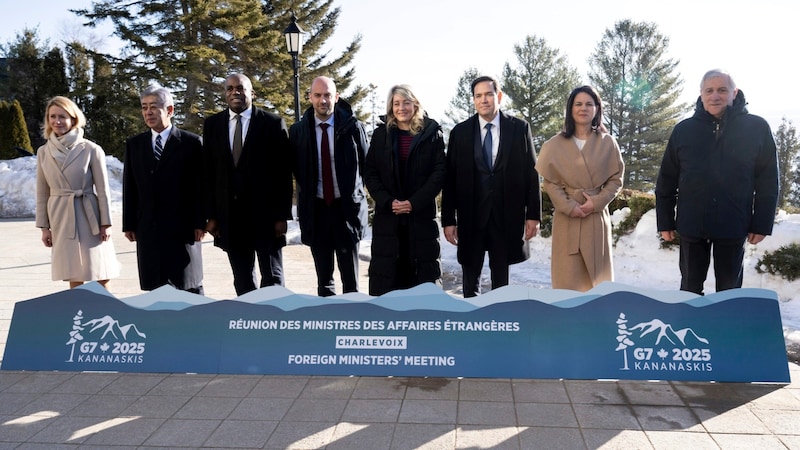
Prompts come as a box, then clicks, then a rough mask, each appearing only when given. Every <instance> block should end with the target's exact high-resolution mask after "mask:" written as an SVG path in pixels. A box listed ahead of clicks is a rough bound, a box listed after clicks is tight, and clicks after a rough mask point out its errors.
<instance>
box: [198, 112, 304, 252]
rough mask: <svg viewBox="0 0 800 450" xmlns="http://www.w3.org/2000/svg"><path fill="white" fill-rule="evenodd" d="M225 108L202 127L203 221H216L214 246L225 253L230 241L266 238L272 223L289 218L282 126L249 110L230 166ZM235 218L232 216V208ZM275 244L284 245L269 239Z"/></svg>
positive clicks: (287, 165)
mask: <svg viewBox="0 0 800 450" xmlns="http://www.w3.org/2000/svg"><path fill="white" fill-rule="evenodd" d="M228 121H229V113H228V109H225V110H223V111H221V112H219V113H217V114H214V115H213V116H211V117H209V118H207V119H206V120H205V122H204V123H203V149H204V154H205V158H204V159H205V174H206V180H205V183H206V198H207V200H206V208H207V212H206V215H207V218H208V219H209V220H215V221H216V222H217V229H218V236H216V237H215V239H214V245H216V246H217V247H220V248H222V249H223V250H227V249H228V248H229V247H230V245H231V238H232V237H234V236H235V238H236V242H241V241H245V242H244V243H245V245H248V242H249V241H253V240H255V239H260V238H268V239H272V238H273V237H274V227H275V223H276V222H280V221H286V220H291V219H292V170H291V163H290V158H291V148H290V146H289V135H288V131H287V128H286V122H284V120H283V119H282V118H281V117H280V116H278V115H277V114H273V113H270V112H266V111H264V110H262V109H260V108H256V107H255V106H252V116H251V118H250V125H249V126H248V129H247V134H246V136H245V139H244V143H243V145H242V155H241V156H240V159H239V164H238V165H234V164H233V155H232V154H231V144H230V138H229V129H228ZM234 200H235V201H236V203H237V204H238V205H240V209H239V214H241V216H236V217H232V212H233V211H232V203H233V201H234ZM275 239H276V242H275V245H277V246H278V247H282V246H284V245H286V239H285V237H275Z"/></svg>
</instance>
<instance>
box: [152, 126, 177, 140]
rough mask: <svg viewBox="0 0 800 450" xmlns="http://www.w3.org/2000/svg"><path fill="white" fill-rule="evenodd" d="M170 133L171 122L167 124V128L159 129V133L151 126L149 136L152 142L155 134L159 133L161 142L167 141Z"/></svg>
mask: <svg viewBox="0 0 800 450" xmlns="http://www.w3.org/2000/svg"><path fill="white" fill-rule="evenodd" d="M170 133H172V124H169V126H168V127H167V128H164V129H163V130H161V133H159V132H157V131H156V130H154V129H152V128H151V129H150V138H151V139H152V140H153V142H155V140H156V136H159V135H160V136H161V141H162V142H167V138H169V135H170Z"/></svg>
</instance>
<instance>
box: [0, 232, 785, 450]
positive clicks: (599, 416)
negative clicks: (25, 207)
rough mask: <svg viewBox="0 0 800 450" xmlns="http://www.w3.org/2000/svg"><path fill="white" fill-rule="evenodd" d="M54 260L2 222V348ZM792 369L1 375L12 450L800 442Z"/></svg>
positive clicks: (1, 416)
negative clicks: (750, 372) (672, 373)
mask: <svg viewBox="0 0 800 450" xmlns="http://www.w3.org/2000/svg"><path fill="white" fill-rule="evenodd" d="M117 223H119V221H117ZM114 240H115V241H114V242H115V245H116V249H117V253H118V255H119V259H120V261H121V262H122V264H123V272H122V276H121V277H120V278H118V279H115V280H113V281H112V283H111V285H110V286H109V287H110V290H111V292H112V293H113V294H114V295H116V296H117V297H120V298H124V297H128V296H131V295H138V294H141V293H142V292H141V291H140V290H139V288H138V280H137V273H136V255H135V251H134V246H133V245H132V244H130V243H128V242H127V241H125V240H124V238H123V237H122V235H121V233H119V230H118V229H117V230H116V234H115V235H114ZM203 252H204V263H205V283H204V284H205V290H206V295H207V296H209V297H212V298H217V299H225V298H233V297H235V294H234V292H233V288H232V286H231V277H230V268H229V266H228V262H227V259H226V257H225V255H224V253H222V252H221V251H219V250H218V249H216V248H214V247H213V245H211V243H210V241H206V242H204V245H203ZM49 259H50V256H49V249H46V248H45V247H44V246H42V245H41V243H40V241H39V231H38V230H37V229H36V228H35V227H34V225H33V222H32V221H31V220H0V354H2V351H3V350H4V349H5V343H6V338H7V334H8V328H9V323H10V319H11V314H12V311H13V307H14V303H15V302H17V301H21V300H27V299H30V298H36V297H40V296H43V295H47V294H50V293H53V292H57V291H60V290H63V289H66V284H65V283H63V282H53V281H50V266H49ZM284 259H285V265H286V273H287V288H289V289H291V290H293V291H295V292H298V293H308V294H314V293H315V292H316V281H315V277H314V269H313V264H312V262H311V257H310V253H309V251H308V249H307V248H305V247H303V246H299V245H295V246H289V247H287V248H286V249H285V251H284ZM366 269H367V264H366V263H365V264H364V265H363V266H362V268H361V273H362V278H361V286H362V290H364V291H366V286H367V282H366V279H365V277H364V276H363V274H365V273H366ZM0 364H2V362H0ZM790 372H791V377H792V380H793V382H792V384H790V385H788V386H780V385H752V384H736V383H678V382H640V381H564V380H527V379H451V378H376V377H309V376H292V377H287V376H250V375H235V376H231V375H217V376H214V375H193V374H118V373H71V372H6V371H0V450H2V449H11V448H25V449H32V448H42V449H54V448H102V449H109V448H115V449H116V448H120V449H121V448H269V449H288V448H291V449H318V448H325V449H347V450H359V449H364V450H380V449H416V448H428V449H489V448H491V449H535V448H537V449H538V448H543V449H549V448H558V449H573V448H574V449H586V448H590V449H594V448H624V449H631V448H636V449H649V448H657V449H675V448H691V449H706V448H708V449H717V448H723V449H735V448H743V449H748V450H752V449H759V450H761V449H786V448H795V449H800V368H798V367H797V366H796V365H794V364H790Z"/></svg>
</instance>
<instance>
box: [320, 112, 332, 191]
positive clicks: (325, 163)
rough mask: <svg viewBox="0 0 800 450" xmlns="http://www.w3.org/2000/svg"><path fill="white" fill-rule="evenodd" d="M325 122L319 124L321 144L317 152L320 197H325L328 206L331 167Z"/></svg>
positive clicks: (330, 188)
mask: <svg viewBox="0 0 800 450" xmlns="http://www.w3.org/2000/svg"><path fill="white" fill-rule="evenodd" d="M329 126H330V125H329V124H327V123H321V124H319V127H320V128H322V144H321V145H320V149H319V154H320V156H321V157H322V198H323V199H325V204H326V205H328V206H330V205H331V203H333V197H334V194H333V167H332V164H331V146H330V144H329V143H328V127H329Z"/></svg>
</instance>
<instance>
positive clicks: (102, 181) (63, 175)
mask: <svg viewBox="0 0 800 450" xmlns="http://www.w3.org/2000/svg"><path fill="white" fill-rule="evenodd" d="M45 111H46V113H45V118H44V123H45V126H44V137H45V139H47V143H46V144H45V145H43V146H41V147H39V150H38V151H37V168H36V226H37V227H39V228H41V229H42V242H43V243H44V245H45V246H46V247H52V249H53V251H52V274H53V280H64V281H68V282H69V286H70V288H74V287H75V286H79V285H81V284H83V283H84V282H86V281H98V282H99V283H100V284H101V285H103V286H106V285H107V283H108V280H109V279H110V278H114V277H117V276H118V275H119V262H118V261H117V256H116V253H115V252H114V245H113V243H112V242H111V233H110V230H109V228H110V227H111V213H110V211H109V210H110V205H111V203H110V200H109V188H108V175H107V172H106V160H105V153H104V152H103V149H102V148H100V146H98V145H97V144H95V143H94V142H91V141H88V140H86V139H84V138H83V127H84V126H86V118H85V117H84V115H83V113H82V112H81V110H80V109H78V106H77V105H76V104H75V103H73V102H72V101H71V100H70V99H68V98H66V97H53V98H52V99H50V101H49V102H48V103H47V109H46V110H45Z"/></svg>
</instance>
